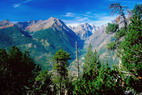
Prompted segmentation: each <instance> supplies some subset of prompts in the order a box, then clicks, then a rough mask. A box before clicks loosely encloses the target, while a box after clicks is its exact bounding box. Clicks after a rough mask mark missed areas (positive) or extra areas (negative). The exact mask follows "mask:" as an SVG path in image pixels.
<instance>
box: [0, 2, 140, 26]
mask: <svg viewBox="0 0 142 95" xmlns="http://www.w3.org/2000/svg"><path fill="white" fill-rule="evenodd" d="M117 2H119V3H121V4H122V5H125V6H128V7H129V8H130V9H132V8H133V7H134V5H135V4H140V3H141V4H142V0H0V20H5V19H8V20H10V21H29V20H46V19H48V18H49V17H51V16H52V17H57V18H59V19H61V20H63V21H64V22H65V23H66V24H69V25H78V24H80V23H85V22H87V23H91V24H96V25H98V26H99V25H102V24H106V23H108V22H109V21H112V20H113V19H114V18H115V16H113V15H111V11H110V10H109V8H108V6H109V5H110V4H111V3H117Z"/></svg>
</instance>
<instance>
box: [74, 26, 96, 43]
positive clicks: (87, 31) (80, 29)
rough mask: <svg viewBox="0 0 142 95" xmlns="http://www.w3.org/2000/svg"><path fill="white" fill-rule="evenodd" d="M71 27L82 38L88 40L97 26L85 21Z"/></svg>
mask: <svg viewBox="0 0 142 95" xmlns="http://www.w3.org/2000/svg"><path fill="white" fill-rule="evenodd" d="M71 29H72V30H73V31H74V32H75V33H76V35H77V36H79V37H80V39H82V40H87V39H88V38H89V37H90V36H91V35H92V34H93V32H94V31H95V29H96V27H95V26H94V25H93V26H91V25H90V24H88V23H85V24H81V25H79V26H76V27H71Z"/></svg>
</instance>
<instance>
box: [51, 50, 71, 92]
mask: <svg viewBox="0 0 142 95" xmlns="http://www.w3.org/2000/svg"><path fill="white" fill-rule="evenodd" d="M53 58H54V60H55V63H54V67H53V70H54V75H53V82H54V83H55V85H56V89H57V90H58V91H59V93H60V94H63V93H65V90H66V89H67V88H66V86H67V84H68V79H67V77H68V70H67V66H68V60H69V59H71V58H70V54H69V53H67V52H65V51H63V50H62V49H60V50H59V51H57V52H56V53H55V55H54V57H53Z"/></svg>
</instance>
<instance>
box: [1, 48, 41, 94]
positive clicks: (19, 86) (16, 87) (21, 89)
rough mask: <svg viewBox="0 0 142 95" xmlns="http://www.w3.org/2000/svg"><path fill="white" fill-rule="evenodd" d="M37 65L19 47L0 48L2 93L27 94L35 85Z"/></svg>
mask: <svg viewBox="0 0 142 95" xmlns="http://www.w3.org/2000/svg"><path fill="white" fill-rule="evenodd" d="M39 70H40V69H37V65H36V64H34V62H33V60H32V59H31V58H30V56H29V54H28V53H27V52H25V53H22V52H21V51H20V49H18V48H17V47H12V48H11V49H10V51H9V52H6V50H0V72H1V74H2V75H1V78H2V79H1V81H0V84H1V89H0V90H1V93H0V94H1V95H15V94H18V95H19V94H20V95H25V94H26V93H27V91H28V90H29V89H30V87H31V86H32V85H33V82H34V77H35V76H36V73H35V72H36V71H39Z"/></svg>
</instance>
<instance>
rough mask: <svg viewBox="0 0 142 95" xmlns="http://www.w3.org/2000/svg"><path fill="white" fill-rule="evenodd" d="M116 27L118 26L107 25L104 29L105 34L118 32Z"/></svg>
mask: <svg viewBox="0 0 142 95" xmlns="http://www.w3.org/2000/svg"><path fill="white" fill-rule="evenodd" d="M118 27H119V26H118V24H114V23H108V26H107V27H106V33H114V32H116V31H117V30H118Z"/></svg>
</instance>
